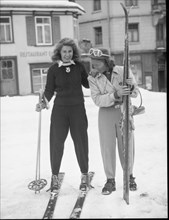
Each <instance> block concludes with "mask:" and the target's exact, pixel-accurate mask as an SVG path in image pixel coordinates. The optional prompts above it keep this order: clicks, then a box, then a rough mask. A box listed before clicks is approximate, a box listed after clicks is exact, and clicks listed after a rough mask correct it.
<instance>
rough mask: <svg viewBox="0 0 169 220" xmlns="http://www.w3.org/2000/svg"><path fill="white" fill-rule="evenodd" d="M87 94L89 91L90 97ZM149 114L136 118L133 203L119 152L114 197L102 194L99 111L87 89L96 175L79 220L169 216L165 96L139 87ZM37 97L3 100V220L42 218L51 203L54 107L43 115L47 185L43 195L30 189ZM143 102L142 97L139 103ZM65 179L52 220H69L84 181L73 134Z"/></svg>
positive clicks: (43, 173) (43, 175)
mask: <svg viewBox="0 0 169 220" xmlns="http://www.w3.org/2000/svg"><path fill="white" fill-rule="evenodd" d="M86 92H87V93H86ZM141 93H142V96H143V105H144V106H145V108H146V112H145V114H142V115H138V116H135V127H136V130H135V142H136V155H135V166H134V176H135V177H136V182H137V184H138V190H137V191H136V192H130V204H129V205H127V204H126V203H125V202H124V200H123V198H122V197H123V185H122V184H123V173H122V169H121V166H120V163H119V158H118V154H117V169H116V186H117V190H116V191H115V192H113V193H112V194H111V195H108V196H104V195H102V194H101V190H102V187H103V185H104V183H105V181H106V177H105V174H104V171H103V164H102V159H101V154H100V146H99V137H98V125H97V117H98V115H97V114H98V107H96V106H95V105H94V103H93V101H92V100H91V97H90V96H88V95H89V94H90V93H89V91H85V94H87V95H86V96H85V105H86V111H87V116H88V123H89V127H88V134H89V148H90V151H89V153H90V154H89V159H90V170H91V171H95V176H94V179H93V182H92V185H93V186H94V189H92V190H91V191H90V192H89V194H88V196H87V198H86V202H85V204H84V208H83V212H82V214H81V218H167V217H168V209H167V207H168V204H167V203H168V197H167V107H166V93H158V92H150V91H147V90H144V89H141ZM37 102H38V96H36V95H30V96H17V97H2V98H1V216H0V217H1V219H40V218H42V217H43V214H44V211H45V209H46V205H47V203H48V198H49V192H46V190H47V189H48V188H49V186H50V178H51V171H50V161H49V125H50V114H51V109H52V103H53V100H52V101H51V103H50V105H51V107H50V109H49V110H44V111H43V112H42V138H41V178H44V179H46V180H47V181H48V184H47V186H46V187H45V188H44V189H42V190H41V192H40V193H39V194H35V193H34V191H31V190H29V189H28V187H27V186H28V184H29V183H30V182H31V181H33V180H35V168H36V151H37V139H38V120H39V113H37V112H36V111H35V105H36V103H37ZM135 103H136V104H138V103H139V98H138V99H135ZM60 171H62V172H65V173H66V175H65V178H64V181H63V185H62V188H61V191H60V197H59V199H58V202H57V205H56V209H55V213H54V218H69V215H70V213H71V210H72V208H73V206H74V203H75V200H76V197H77V194H78V187H79V183H80V170H79V167H78V164H77V160H76V156H75V152H74V147H73V142H72V139H71V137H70V135H69V136H68V137H67V140H66V143H65V151H64V155H63V159H62V165H61V170H60Z"/></svg>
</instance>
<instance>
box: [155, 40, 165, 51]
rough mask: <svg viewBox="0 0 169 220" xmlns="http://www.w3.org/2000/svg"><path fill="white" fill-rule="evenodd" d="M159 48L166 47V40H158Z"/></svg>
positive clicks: (157, 45)
mask: <svg viewBox="0 0 169 220" xmlns="http://www.w3.org/2000/svg"><path fill="white" fill-rule="evenodd" d="M156 48H157V49H166V40H161V41H156Z"/></svg>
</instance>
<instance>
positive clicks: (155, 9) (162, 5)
mask: <svg viewBox="0 0 169 220" xmlns="http://www.w3.org/2000/svg"><path fill="white" fill-rule="evenodd" d="M152 11H153V12H162V11H166V4H165V3H164V2H159V3H158V4H154V5H152Z"/></svg>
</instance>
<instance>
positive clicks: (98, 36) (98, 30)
mask: <svg viewBox="0 0 169 220" xmlns="http://www.w3.org/2000/svg"><path fill="white" fill-rule="evenodd" d="M94 34H95V44H96V45H97V44H102V43H103V42H102V27H96V28H94Z"/></svg>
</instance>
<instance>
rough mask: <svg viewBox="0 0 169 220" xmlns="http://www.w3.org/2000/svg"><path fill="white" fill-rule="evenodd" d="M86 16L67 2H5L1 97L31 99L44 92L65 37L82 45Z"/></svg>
mask: <svg viewBox="0 0 169 220" xmlns="http://www.w3.org/2000/svg"><path fill="white" fill-rule="evenodd" d="M84 12H85V10H84V9H83V7H81V6H80V5H79V4H77V3H75V2H70V1H67V0H62V1H58V0H57V1H51V0H49V1H38V0H35V1H27V0H24V1H8V0H1V3H0V47H1V53H0V88H1V90H0V95H1V96H6V95H27V94H32V93H36V92H38V91H39V89H40V88H44V86H45V84H46V76H47V69H48V68H49V66H50V65H51V62H52V60H51V56H52V52H53V49H54V46H55V44H57V42H58V41H59V40H60V39H61V38H63V37H70V38H73V39H74V40H75V41H76V42H78V40H79V29H78V17H79V15H82V14H84Z"/></svg>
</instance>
